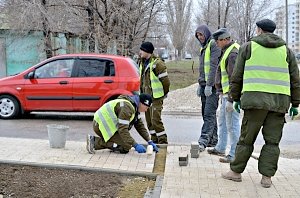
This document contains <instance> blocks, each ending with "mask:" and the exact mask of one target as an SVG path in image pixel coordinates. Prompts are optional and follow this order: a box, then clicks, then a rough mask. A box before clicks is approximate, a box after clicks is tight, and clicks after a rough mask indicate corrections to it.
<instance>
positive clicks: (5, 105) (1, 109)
mask: <svg viewBox="0 0 300 198" xmlns="http://www.w3.org/2000/svg"><path fill="white" fill-rule="evenodd" d="M15 109H16V107H15V104H14V102H13V101H12V100H11V99H9V98H1V99H0V115H1V116H2V117H10V116H11V115H13V113H14V112H15Z"/></svg>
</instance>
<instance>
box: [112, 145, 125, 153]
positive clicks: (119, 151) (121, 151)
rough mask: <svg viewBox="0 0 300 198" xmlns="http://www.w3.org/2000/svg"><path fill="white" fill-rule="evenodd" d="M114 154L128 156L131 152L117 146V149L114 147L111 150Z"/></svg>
mask: <svg viewBox="0 0 300 198" xmlns="http://www.w3.org/2000/svg"><path fill="white" fill-rule="evenodd" d="M111 150H112V152H114V153H121V154H126V153H128V152H129V150H127V149H125V148H124V147H123V146H121V145H117V147H112V148H111Z"/></svg>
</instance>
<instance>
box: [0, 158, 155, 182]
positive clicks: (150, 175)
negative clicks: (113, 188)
mask: <svg viewBox="0 0 300 198" xmlns="http://www.w3.org/2000/svg"><path fill="white" fill-rule="evenodd" d="M0 164H12V165H23V166H34V167H42V168H60V169H68V170H80V171H89V172H103V173H117V174H120V175H128V176H141V177H147V178H149V179H156V177H157V176H158V174H156V173H147V172H141V171H124V170H115V169H104V168H89V167H85V166H77V165H67V164H47V163H33V162H18V161H11V160H0Z"/></svg>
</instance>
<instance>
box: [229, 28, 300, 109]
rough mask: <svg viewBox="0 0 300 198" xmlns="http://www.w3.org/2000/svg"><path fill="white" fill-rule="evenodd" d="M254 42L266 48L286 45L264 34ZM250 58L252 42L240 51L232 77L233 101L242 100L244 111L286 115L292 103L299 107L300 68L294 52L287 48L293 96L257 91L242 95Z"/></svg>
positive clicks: (271, 35)
mask: <svg viewBox="0 0 300 198" xmlns="http://www.w3.org/2000/svg"><path fill="white" fill-rule="evenodd" d="M252 41H255V42H256V43H258V44H260V45H262V46H264V47H266V48H277V47H280V46H282V45H285V41H284V40H283V39H281V38H280V37H278V36H277V35H275V34H272V33H263V34H261V35H259V36H256V37H254V38H252ZM250 56H251V44H250V42H247V43H245V44H243V45H242V46H241V47H240V49H239V53H238V57H237V60H236V66H235V68H234V71H233V74H232V77H231V86H230V92H229V94H230V96H231V97H232V98H233V100H234V101H239V100H240V101H241V108H242V109H264V110H269V111H275V112H281V113H286V112H287V111H288V109H289V107H290V103H292V106H294V107H298V106H299V103H300V77H299V68H298V65H297V62H296V59H295V56H294V54H293V52H292V51H291V50H290V49H289V48H287V58H286V61H287V63H288V65H289V66H288V67H289V73H290V81H291V96H287V95H283V94H272V93H265V92H255V91H254V92H244V93H243V94H242V89H243V75H244V68H245V61H246V60H248V59H249V58H250ZM266 58H268V57H266ZM269 58H272V57H269Z"/></svg>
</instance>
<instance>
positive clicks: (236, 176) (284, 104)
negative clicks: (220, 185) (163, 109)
mask: <svg viewBox="0 0 300 198" xmlns="http://www.w3.org/2000/svg"><path fill="white" fill-rule="evenodd" d="M256 25H257V29H256V33H257V35H258V36H256V37H254V38H253V39H251V41H249V42H247V43H245V44H244V45H242V46H241V47H240V50H239V54H238V57H237V62H236V67H235V69H234V72H233V75H232V80H231V88H230V95H231V97H232V98H233V100H234V101H235V104H234V108H235V109H236V110H237V111H239V110H240V108H242V109H243V110H244V118H243V121H242V127H241V136H240V138H239V142H238V144H237V147H236V153H235V160H234V161H232V162H231V163H230V169H231V170H230V171H229V172H227V173H223V174H222V177H223V178H224V179H228V180H233V181H242V177H241V173H242V172H243V171H244V170H245V168H246V165H247V162H248V160H249V158H250V156H251V154H252V152H253V148H254V146H253V144H254V142H255V140H256V138H257V135H258V133H259V131H260V129H262V134H263V137H264V140H265V144H264V146H263V147H262V150H261V153H260V156H259V159H258V170H259V173H260V174H262V179H261V185H262V186H263V187H265V188H269V187H270V186H271V185H272V181H271V177H272V176H274V175H275V172H276V171H277V164H278V159H279V154H280V149H279V143H280V140H281V137H282V129H283V125H284V123H285V113H286V112H288V111H289V114H290V115H291V116H292V117H293V116H295V115H297V114H298V110H297V108H298V106H299V103H300V78H299V69H298V65H297V62H296V59H295V56H294V54H293V52H292V51H291V50H290V49H289V48H288V47H287V46H286V43H285V42H284V40H282V39H281V38H280V37H278V36H277V35H275V34H273V32H274V30H275V29H276V24H275V23H274V22H273V21H271V20H269V19H264V20H261V21H258V22H257V23H256ZM290 105H291V107H290Z"/></svg>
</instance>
